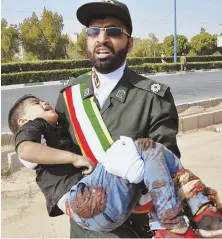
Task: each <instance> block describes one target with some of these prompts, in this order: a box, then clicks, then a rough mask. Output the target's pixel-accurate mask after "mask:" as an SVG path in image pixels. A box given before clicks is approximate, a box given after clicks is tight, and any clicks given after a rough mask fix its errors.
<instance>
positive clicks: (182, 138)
mask: <svg viewBox="0 0 222 239" xmlns="http://www.w3.org/2000/svg"><path fill="white" fill-rule="evenodd" d="M216 127H222V125H221V124H220V125H217V126H210V127H208V128H205V129H201V130H195V131H192V132H186V133H183V134H182V133H180V134H179V135H178V145H179V148H180V150H181V153H182V162H183V164H184V166H185V167H187V168H189V169H191V170H192V171H193V172H194V173H196V174H197V175H198V176H200V177H201V179H203V180H204V182H205V183H206V184H207V185H208V186H211V187H213V188H215V189H217V190H218V192H219V195H220V198H221V199H222V187H221V185H220V184H221V183H220V182H219V181H221V175H222V133H217V132H215V131H214V130H215V128H216ZM34 175H35V173H34V171H31V170H29V169H26V168H22V169H21V170H20V171H19V172H17V173H15V174H13V175H12V176H10V177H8V178H3V179H2V237H17V238H18V237H29V238H31V237H41V238H44V237H54V238H55V237H60V238H61V237H68V236H69V222H68V217H67V216H60V217H58V218H49V217H48V216H47V213H46V208H45V202H44V197H43V195H42V194H41V192H40V191H39V189H38V187H37V186H36V184H35V179H34Z"/></svg>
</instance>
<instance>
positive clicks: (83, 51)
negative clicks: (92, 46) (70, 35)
mask: <svg viewBox="0 0 222 239" xmlns="http://www.w3.org/2000/svg"><path fill="white" fill-rule="evenodd" d="M75 49H76V51H77V53H78V54H79V55H81V56H82V57H84V58H87V45H86V30H85V28H83V29H82V31H81V33H80V34H79V35H78V38H77V42H76V44H75Z"/></svg>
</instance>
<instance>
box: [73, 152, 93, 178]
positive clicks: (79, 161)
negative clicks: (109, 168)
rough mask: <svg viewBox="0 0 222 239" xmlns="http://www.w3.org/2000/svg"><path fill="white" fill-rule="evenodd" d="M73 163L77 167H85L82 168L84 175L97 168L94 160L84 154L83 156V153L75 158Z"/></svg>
mask: <svg viewBox="0 0 222 239" xmlns="http://www.w3.org/2000/svg"><path fill="white" fill-rule="evenodd" d="M72 164H73V165H74V167H76V168H84V169H83V170H82V173H83V174H84V175H88V174H90V173H92V171H93V170H94V168H95V165H94V164H93V162H92V161H91V160H90V159H88V158H86V157H84V156H81V155H78V156H77V157H76V158H75V160H73V162H72Z"/></svg>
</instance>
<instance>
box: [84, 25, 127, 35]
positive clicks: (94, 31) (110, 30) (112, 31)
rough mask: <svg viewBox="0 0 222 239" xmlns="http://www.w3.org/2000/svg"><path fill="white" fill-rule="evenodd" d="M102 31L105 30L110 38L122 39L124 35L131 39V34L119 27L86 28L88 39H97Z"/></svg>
mask: <svg viewBox="0 0 222 239" xmlns="http://www.w3.org/2000/svg"><path fill="white" fill-rule="evenodd" d="M101 30H104V31H105V32H106V34H107V36H109V37H120V36H121V34H122V33H123V34H125V35H127V36H128V37H131V36H130V34H129V33H127V32H126V31H125V30H124V29H122V28H119V27H89V28H86V34H87V36H88V37H97V36H99V34H100V31H101Z"/></svg>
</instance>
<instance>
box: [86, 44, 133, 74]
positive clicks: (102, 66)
mask: <svg viewBox="0 0 222 239" xmlns="http://www.w3.org/2000/svg"><path fill="white" fill-rule="evenodd" d="M96 47H106V48H108V49H109V50H110V51H112V53H113V56H112V57H111V58H109V59H107V60H102V61H101V60H99V59H97V58H96V57H95V51H96V48H94V50H93V53H91V52H89V51H88V50H87V54H88V57H89V59H90V61H91V64H92V65H93V67H95V69H96V70H97V71H98V72H100V73H102V74H108V73H110V72H113V71H115V70H116V69H118V68H119V67H120V66H121V65H122V64H123V62H124V61H125V59H126V55H127V53H128V49H129V41H128V43H127V45H126V47H125V48H123V49H121V50H119V51H118V52H117V53H115V50H114V49H113V48H112V47H111V46H109V45H107V44H106V43H105V44H99V45H97V46H96Z"/></svg>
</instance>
